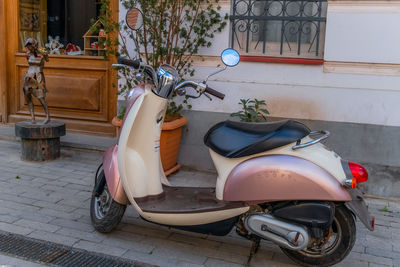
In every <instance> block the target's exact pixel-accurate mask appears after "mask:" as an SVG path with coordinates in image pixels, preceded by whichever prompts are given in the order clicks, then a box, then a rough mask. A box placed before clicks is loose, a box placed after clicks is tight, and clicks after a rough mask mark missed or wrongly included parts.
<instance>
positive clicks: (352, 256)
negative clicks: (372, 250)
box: [349, 252, 393, 266]
mask: <svg viewBox="0 0 400 267" xmlns="http://www.w3.org/2000/svg"><path fill="white" fill-rule="evenodd" d="M349 259H353V260H360V261H366V262H371V263H376V264H384V265H390V266H392V265H393V260H392V259H390V258H385V257H381V256H374V255H369V254H361V253H358V252H352V253H350V255H349Z"/></svg>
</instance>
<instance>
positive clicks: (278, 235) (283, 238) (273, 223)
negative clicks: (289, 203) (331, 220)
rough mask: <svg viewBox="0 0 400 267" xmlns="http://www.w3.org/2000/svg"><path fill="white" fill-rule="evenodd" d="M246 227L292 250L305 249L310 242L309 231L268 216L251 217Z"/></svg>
mask: <svg viewBox="0 0 400 267" xmlns="http://www.w3.org/2000/svg"><path fill="white" fill-rule="evenodd" d="M244 225H245V227H246V229H247V231H249V232H251V233H252V234H255V235H257V236H259V237H261V238H263V239H267V240H271V241H272V242H274V243H276V244H277V245H279V246H283V247H286V248H289V249H292V250H302V249H305V248H306V247H307V245H308V243H309V241H310V235H309V234H308V231H307V230H306V229H304V228H303V227H302V226H299V225H295V224H291V223H287V222H284V221H281V220H280V219H277V218H275V217H273V216H271V215H267V214H262V215H261V214H253V215H249V216H248V217H246V219H245V222H244Z"/></svg>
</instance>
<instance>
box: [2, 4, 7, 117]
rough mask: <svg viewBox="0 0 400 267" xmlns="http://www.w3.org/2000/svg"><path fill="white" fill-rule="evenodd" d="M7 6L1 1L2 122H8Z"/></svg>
mask: <svg viewBox="0 0 400 267" xmlns="http://www.w3.org/2000/svg"><path fill="white" fill-rule="evenodd" d="M6 37H7V33H6V5H5V1H0V59H1V61H2V63H1V64H0V122H1V123H5V122H7V115H8V114H7V64H6V62H7V61H6V58H7V54H6V51H7V41H6Z"/></svg>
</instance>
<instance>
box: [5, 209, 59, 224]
mask: <svg viewBox="0 0 400 267" xmlns="http://www.w3.org/2000/svg"><path fill="white" fill-rule="evenodd" d="M39 212H40V211H36V212H34V213H32V212H24V211H19V210H12V211H11V212H10V214H11V215H13V216H16V217H18V218H21V219H26V220H29V221H34V222H41V223H48V222H49V221H51V220H54V219H55V217H52V216H48V215H42V214H39Z"/></svg>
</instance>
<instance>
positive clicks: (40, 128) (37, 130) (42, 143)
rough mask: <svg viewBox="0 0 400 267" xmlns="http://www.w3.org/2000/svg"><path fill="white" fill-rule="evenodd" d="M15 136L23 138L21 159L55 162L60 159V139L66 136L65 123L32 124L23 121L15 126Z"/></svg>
mask: <svg viewBox="0 0 400 267" xmlns="http://www.w3.org/2000/svg"><path fill="white" fill-rule="evenodd" d="M15 135H16V136H18V137H21V145H22V156H21V159H23V160H28V161H45V160H53V159H57V158H59V157H60V137H61V136H64V135H65V123H64V122H61V121H50V122H49V123H47V124H40V122H38V123H37V124H32V123H31V122H30V121H21V122H17V123H16V124H15Z"/></svg>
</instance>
